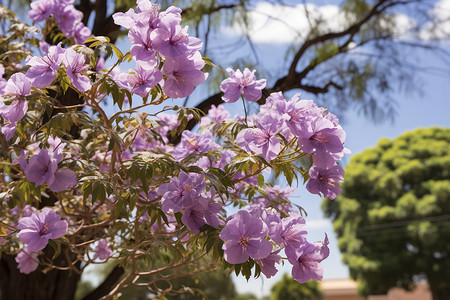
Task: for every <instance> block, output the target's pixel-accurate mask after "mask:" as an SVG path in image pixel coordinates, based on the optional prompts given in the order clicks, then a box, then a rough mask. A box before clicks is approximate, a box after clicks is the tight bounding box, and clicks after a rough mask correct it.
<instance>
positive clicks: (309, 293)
mask: <svg viewBox="0 0 450 300" xmlns="http://www.w3.org/2000/svg"><path fill="white" fill-rule="evenodd" d="M322 297H323V293H322V290H321V289H320V286H319V283H318V282H317V281H314V280H310V281H308V282H306V283H304V284H299V283H298V282H297V281H295V280H293V279H292V277H291V276H289V275H288V274H284V275H283V278H281V280H280V281H278V282H277V283H275V284H274V285H273V287H272V289H271V294H270V300H320V299H322Z"/></svg>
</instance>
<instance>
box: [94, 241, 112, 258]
mask: <svg viewBox="0 0 450 300" xmlns="http://www.w3.org/2000/svg"><path fill="white" fill-rule="evenodd" d="M111 254H112V250H111V248H110V247H109V243H108V241H106V240H100V241H98V244H97V246H96V247H95V254H94V259H96V258H99V259H101V260H106V259H108V258H109V257H110V256H111Z"/></svg>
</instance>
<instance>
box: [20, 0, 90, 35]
mask: <svg viewBox="0 0 450 300" xmlns="http://www.w3.org/2000/svg"><path fill="white" fill-rule="evenodd" d="M73 2H74V1H73V0H36V1H33V2H31V4H30V5H31V10H30V11H29V12H28V17H29V18H30V19H31V20H33V21H34V22H36V23H38V22H41V21H44V20H45V19H47V18H48V17H50V16H51V17H53V18H54V19H55V20H56V22H57V24H58V27H59V29H60V30H61V31H62V33H63V34H64V35H65V36H67V37H73V38H74V40H75V43H77V44H82V43H84V41H85V40H86V38H88V37H89V36H90V35H91V30H90V29H89V28H88V27H86V26H85V25H84V24H83V23H82V22H81V20H82V19H83V13H82V12H81V11H79V10H77V9H75V7H74V6H73Z"/></svg>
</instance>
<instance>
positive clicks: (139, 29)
mask: <svg viewBox="0 0 450 300" xmlns="http://www.w3.org/2000/svg"><path fill="white" fill-rule="evenodd" d="M150 32H151V29H150V28H149V27H148V26H144V25H140V24H137V25H135V26H134V27H133V28H131V29H130V31H129V32H128V39H129V40H130V42H131V43H132V44H133V45H132V46H131V49H130V54H131V56H132V57H133V58H134V59H136V60H137V61H142V62H147V61H150V64H151V65H154V64H156V59H155V54H156V51H155V50H153V48H152V40H151V39H150Z"/></svg>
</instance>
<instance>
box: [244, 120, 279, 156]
mask: <svg viewBox="0 0 450 300" xmlns="http://www.w3.org/2000/svg"><path fill="white" fill-rule="evenodd" d="M254 122H255V124H256V126H257V128H249V129H245V130H242V131H241V132H239V134H238V136H237V138H236V141H237V144H238V145H239V146H240V147H242V148H244V149H246V150H247V151H253V152H255V153H256V154H261V155H262V156H263V157H264V158H265V159H267V160H269V161H270V160H272V159H274V158H275V157H277V155H278V154H279V153H280V151H281V145H280V141H279V140H278V138H277V137H276V136H275V134H276V133H278V132H279V131H280V129H281V128H282V125H283V122H282V120H281V119H280V118H279V116H277V115H274V114H269V113H262V114H258V116H257V117H255V118H254Z"/></svg>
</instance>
